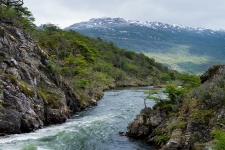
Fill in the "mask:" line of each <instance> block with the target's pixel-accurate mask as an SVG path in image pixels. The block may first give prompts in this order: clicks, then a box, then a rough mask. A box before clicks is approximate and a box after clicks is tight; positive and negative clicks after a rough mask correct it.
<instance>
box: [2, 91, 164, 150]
mask: <svg viewBox="0 0 225 150" xmlns="http://www.w3.org/2000/svg"><path fill="white" fill-rule="evenodd" d="M148 89H150V87H139V88H122V89H116V90H110V91H107V92H105V95H104V97H103V98H102V99H101V100H100V101H99V102H98V106H97V107H92V108H88V109H86V110H85V111H82V112H80V113H78V114H76V115H75V116H74V117H73V118H72V119H69V120H68V121H67V122H66V123H64V124H61V125H54V126H49V127H45V128H43V129H40V130H37V131H35V132H33V133H28V134H20V135H10V136H7V137H3V138H1V139H0V149H1V150H145V149H146V150H147V149H148V150H149V149H150V150H151V149H152V150H153V149H154V147H153V146H151V145H148V144H146V143H144V142H142V141H138V140H133V139H131V138H127V137H125V136H120V135H119V134H118V133H119V132H120V131H123V132H125V131H126V127H127V125H128V124H129V122H131V121H132V120H133V119H134V117H135V116H136V115H137V114H138V113H139V112H140V110H141V109H142V108H143V107H144V102H143V99H144V98H145V97H146V96H147V95H145V94H144V91H145V90H148ZM157 90H158V91H159V93H162V89H157ZM153 105H154V101H151V100H147V106H149V107H152V106H153Z"/></svg>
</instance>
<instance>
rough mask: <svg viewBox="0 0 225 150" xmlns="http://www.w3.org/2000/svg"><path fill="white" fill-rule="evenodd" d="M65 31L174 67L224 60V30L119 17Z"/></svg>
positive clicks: (195, 66)
mask: <svg viewBox="0 0 225 150" xmlns="http://www.w3.org/2000/svg"><path fill="white" fill-rule="evenodd" d="M65 30H75V31H77V32H79V33H81V34H84V35H86V36H90V37H94V38H101V39H103V40H105V41H109V42H113V43H114V44H116V45H117V46H120V47H121V48H126V49H129V50H133V51H136V52H142V53H144V54H146V55H148V56H149V57H154V58H155V59H156V60H157V61H160V62H161V63H164V64H167V65H169V66H170V67H171V68H173V69H177V70H183V71H189V72H192V73H196V72H203V71H204V70H206V69H207V68H208V67H210V66H211V65H214V64H224V63H225V59H224V58H225V31H224V30H211V29H204V28H192V27H184V26H181V25H174V24H167V23H161V22H151V21H134V20H125V19H122V18H95V19H90V20H89V21H87V22H81V23H76V24H73V25H71V26H69V27H67V28H65Z"/></svg>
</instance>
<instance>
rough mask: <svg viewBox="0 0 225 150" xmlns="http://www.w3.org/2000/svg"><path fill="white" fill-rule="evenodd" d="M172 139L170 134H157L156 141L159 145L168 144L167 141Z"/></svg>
mask: <svg viewBox="0 0 225 150" xmlns="http://www.w3.org/2000/svg"><path fill="white" fill-rule="evenodd" d="M169 139H170V135H163V136H156V139H155V142H156V143H157V144H158V145H161V144H166V142H167V141H168V140H169Z"/></svg>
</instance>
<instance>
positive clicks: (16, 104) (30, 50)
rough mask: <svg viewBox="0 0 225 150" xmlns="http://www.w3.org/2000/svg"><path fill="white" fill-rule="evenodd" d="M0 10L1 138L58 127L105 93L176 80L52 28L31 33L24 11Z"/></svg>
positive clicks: (111, 48) (142, 59) (145, 61)
mask: <svg viewBox="0 0 225 150" xmlns="http://www.w3.org/2000/svg"><path fill="white" fill-rule="evenodd" d="M0 10H1V11H2V12H4V15H1V14H0V60H1V61H0V73H1V74H0V83H1V84H0V120H1V122H0V135H7V134H18V133H24V132H31V131H34V130H36V129H39V128H42V127H43V126H47V125H51V124H57V123H63V122H65V121H66V119H68V118H70V117H71V116H72V115H74V114H75V113H77V112H79V111H81V110H83V109H85V108H87V107H90V106H93V105H97V100H99V99H100V98H101V97H102V96H103V91H104V90H107V89H112V88H115V87H121V86H141V85H142V86H144V85H154V84H156V85H158V84H161V83H167V82H170V81H172V80H174V79H176V78H177V76H178V73H177V72H175V71H172V70H169V69H168V68H167V67H165V66H163V65H162V64H160V63H157V62H155V61H154V59H150V58H148V57H146V56H145V55H143V54H141V53H138V54H137V53H134V52H132V51H127V50H124V49H120V48H118V47H116V46H115V45H113V44H112V43H105V42H103V41H102V40H100V39H92V38H89V37H85V36H83V35H81V34H79V33H77V32H75V31H70V32H69V31H65V30H61V29H59V28H58V27H57V26H55V25H52V24H46V25H43V28H42V29H41V30H36V29H35V25H34V24H33V23H32V21H33V20H34V19H32V15H31V13H30V12H29V11H28V10H27V9H26V8H22V7H21V8H20V7H19V8H17V7H16V9H14V8H13V7H10V8H7V9H6V6H1V7H0ZM12 16H13V17H12Z"/></svg>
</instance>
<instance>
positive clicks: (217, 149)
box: [211, 129, 225, 150]
mask: <svg viewBox="0 0 225 150" xmlns="http://www.w3.org/2000/svg"><path fill="white" fill-rule="evenodd" d="M211 134H212V135H213V137H214V142H215V143H216V144H215V145H214V146H213V147H212V148H213V149H214V150H223V149H225V142H224V141H225V131H224V130H222V129H216V130H215V131H213V132H211Z"/></svg>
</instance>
